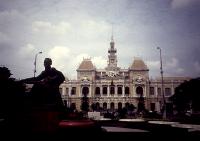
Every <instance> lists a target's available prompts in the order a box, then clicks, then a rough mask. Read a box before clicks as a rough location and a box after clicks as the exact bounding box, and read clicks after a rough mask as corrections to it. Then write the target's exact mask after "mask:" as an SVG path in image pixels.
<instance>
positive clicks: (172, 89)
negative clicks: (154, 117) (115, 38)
mask: <svg viewBox="0 0 200 141" xmlns="http://www.w3.org/2000/svg"><path fill="white" fill-rule="evenodd" d="M171 83H172V88H171V94H172V95H173V94H174V81H173V80H172V82H171Z"/></svg>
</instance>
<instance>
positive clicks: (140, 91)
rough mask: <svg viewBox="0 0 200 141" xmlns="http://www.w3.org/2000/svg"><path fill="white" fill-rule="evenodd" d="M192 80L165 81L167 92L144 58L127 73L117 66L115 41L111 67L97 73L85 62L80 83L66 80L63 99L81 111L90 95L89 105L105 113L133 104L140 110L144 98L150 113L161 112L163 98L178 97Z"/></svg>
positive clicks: (168, 79) (168, 78) (110, 55)
mask: <svg viewBox="0 0 200 141" xmlns="http://www.w3.org/2000/svg"><path fill="white" fill-rule="evenodd" d="M185 80H189V78H185V77H164V81H163V91H162V85H161V84H162V83H161V79H160V78H158V79H153V80H152V79H150V78H149V69H148V67H147V65H146V64H145V62H144V61H143V60H142V59H140V58H135V59H134V60H133V62H132V65H131V66H130V67H129V68H127V69H121V68H120V67H119V66H118V65H117V49H116V48H115V42H114V40H113V38H112V39H111V42H110V47H109V49H108V64H107V67H106V68H104V69H97V68H96V67H95V66H94V65H93V63H92V61H91V60H90V59H83V61H82V62H81V64H80V66H79V67H78V68H77V80H66V81H65V82H64V83H63V84H61V85H60V90H61V93H62V98H63V100H64V102H65V104H66V106H75V107H76V108H77V110H80V106H81V98H82V97H83V93H84V92H87V97H88V98H89V105H90V106H91V105H92V104H96V106H97V107H102V108H103V109H104V110H105V109H112V110H115V109H118V108H123V107H125V106H127V105H129V104H133V105H134V106H135V107H136V108H137V107H138V103H139V100H140V99H141V98H142V99H143V102H144V105H145V108H146V109H147V110H152V111H158V112H160V110H161V107H162V104H163V96H164V97H165V100H166V103H169V102H168V98H169V97H170V96H171V95H172V94H174V91H175V88H176V87H177V86H178V85H179V84H180V83H182V82H183V81H185Z"/></svg>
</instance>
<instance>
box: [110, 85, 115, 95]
mask: <svg viewBox="0 0 200 141" xmlns="http://www.w3.org/2000/svg"><path fill="white" fill-rule="evenodd" d="M110 94H112V95H113V94H115V87H114V86H111V87H110Z"/></svg>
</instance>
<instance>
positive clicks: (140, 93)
mask: <svg viewBox="0 0 200 141" xmlns="http://www.w3.org/2000/svg"><path fill="white" fill-rule="evenodd" d="M136 94H138V95H141V96H142V95H143V88H142V87H141V86H138V87H137V88H136Z"/></svg>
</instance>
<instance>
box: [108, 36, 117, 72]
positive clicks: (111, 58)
mask: <svg viewBox="0 0 200 141" xmlns="http://www.w3.org/2000/svg"><path fill="white" fill-rule="evenodd" d="M116 53H117V49H116V48H115V42H114V40H113V35H112V37H111V42H110V48H109V49H108V66H107V70H116V69H118V67H117V55H116Z"/></svg>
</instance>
